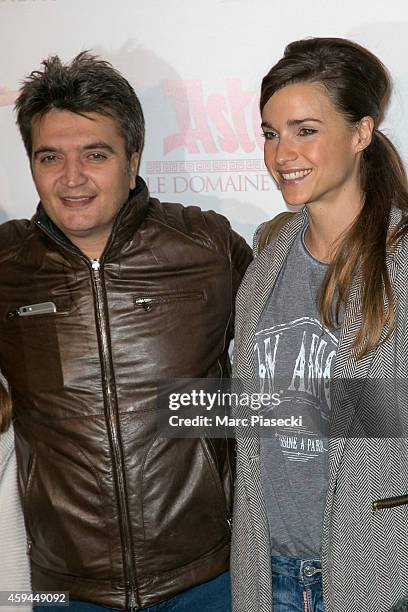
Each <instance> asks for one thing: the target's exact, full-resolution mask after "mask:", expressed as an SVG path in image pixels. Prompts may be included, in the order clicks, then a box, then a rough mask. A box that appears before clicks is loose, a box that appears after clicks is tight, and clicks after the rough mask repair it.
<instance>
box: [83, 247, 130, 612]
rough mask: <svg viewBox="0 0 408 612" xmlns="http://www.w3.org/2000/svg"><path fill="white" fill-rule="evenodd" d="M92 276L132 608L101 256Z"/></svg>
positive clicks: (126, 519) (127, 527) (93, 264)
mask: <svg viewBox="0 0 408 612" xmlns="http://www.w3.org/2000/svg"><path fill="white" fill-rule="evenodd" d="M91 268H92V276H93V281H94V295H95V300H96V320H97V322H98V329H99V332H100V339H101V349H102V350H101V352H102V372H103V387H104V389H105V390H106V394H105V399H106V402H105V405H106V409H107V417H108V418H107V421H108V430H109V433H110V437H111V445H112V451H113V461H114V468H115V472H116V478H117V485H118V495H119V508H120V516H121V520H120V527H121V532H122V533H121V536H122V545H123V551H124V556H125V562H126V576H127V579H128V607H129V610H130V611H131V612H133V611H134V610H136V609H137V597H136V589H135V582H136V581H135V575H134V574H135V573H134V569H133V554H132V547H131V544H130V542H131V541H132V538H131V531H130V520H129V509H128V505H127V500H126V494H125V479H124V466H123V457H122V452H121V448H120V441H119V431H118V424H117V421H116V416H117V415H116V410H115V406H114V401H115V400H114V396H115V395H116V392H115V389H114V388H113V385H112V381H111V377H112V372H113V368H112V358H111V354H110V349H109V342H108V331H107V322H106V316H105V311H104V305H105V296H104V289H103V286H102V279H101V273H100V272H101V270H100V268H101V264H100V262H99V260H98V259H93V260H92V262H91Z"/></svg>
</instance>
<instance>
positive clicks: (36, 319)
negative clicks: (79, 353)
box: [3, 299, 72, 393]
mask: <svg viewBox="0 0 408 612" xmlns="http://www.w3.org/2000/svg"><path fill="white" fill-rule="evenodd" d="M71 312H72V303H71V301H70V300H68V301H63V300H61V301H52V300H50V299H47V300H41V301H38V302H36V303H32V304H25V305H24V304H17V305H16V306H14V307H12V308H11V309H10V310H9V311H8V315H7V319H6V322H5V325H4V327H3V329H4V340H5V342H7V344H8V350H7V353H6V360H7V364H6V367H5V370H6V371H7V372H10V373H11V375H10V378H9V382H10V384H11V386H14V387H15V388H19V389H25V390H27V391H30V392H33V393H38V391H39V390H41V391H50V390H56V389H61V387H62V386H63V375H62V368H61V356H60V330H61V326H63V325H64V323H65V322H67V321H68V320H69V315H70V314H71ZM10 349H11V350H10Z"/></svg>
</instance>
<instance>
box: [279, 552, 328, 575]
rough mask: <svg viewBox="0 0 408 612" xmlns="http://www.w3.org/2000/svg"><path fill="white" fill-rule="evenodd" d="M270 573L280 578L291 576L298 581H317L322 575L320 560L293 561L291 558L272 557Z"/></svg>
mask: <svg viewBox="0 0 408 612" xmlns="http://www.w3.org/2000/svg"><path fill="white" fill-rule="evenodd" d="M272 571H273V572H274V573H275V574H279V575H281V576H291V577H292V578H297V579H300V580H305V579H306V580H307V579H314V580H316V579H319V578H321V575H322V565H321V561H320V559H293V558H292V557H281V556H273V557H272Z"/></svg>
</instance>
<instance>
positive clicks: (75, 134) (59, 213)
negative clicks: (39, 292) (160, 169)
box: [31, 110, 139, 257]
mask: <svg viewBox="0 0 408 612" xmlns="http://www.w3.org/2000/svg"><path fill="white" fill-rule="evenodd" d="M32 145H33V146H32V158H31V166H32V173H33V178H34V183H35V186H36V188H37V191H38V194H39V196H40V199H41V202H42V205H43V206H44V209H45V211H46V212H47V214H48V216H49V217H50V218H51V219H52V221H53V222H54V223H55V224H56V225H57V226H58V227H59V228H60V229H61V230H62V231H63V232H64V234H65V235H66V236H67V237H68V238H69V239H70V240H71V241H72V242H73V243H74V244H76V245H77V246H78V247H79V248H80V249H82V251H83V252H84V253H86V254H87V255H88V256H89V257H99V255H100V254H101V253H102V251H103V249H104V247H105V244H106V242H107V240H108V238H109V234H110V232H111V229H112V225H113V221H114V218H115V216H116V214H117V212H118V210H119V209H120V208H121V207H122V205H123V204H124V203H125V201H126V200H127V198H128V194H129V189H133V188H134V187H135V183H136V175H137V167H138V158H139V156H138V154H137V153H134V154H133V155H132V157H131V159H130V161H129V160H128V159H127V157H126V151H125V143H124V140H123V138H122V136H121V134H120V132H119V129H118V127H117V125H116V122H115V120H114V119H113V118H111V117H107V116H105V115H101V114H99V113H87V114H86V115H77V114H75V113H71V112H70V111H61V110H52V111H50V112H48V113H47V114H45V115H44V116H43V117H42V118H40V119H38V120H36V121H34V122H33V126H32Z"/></svg>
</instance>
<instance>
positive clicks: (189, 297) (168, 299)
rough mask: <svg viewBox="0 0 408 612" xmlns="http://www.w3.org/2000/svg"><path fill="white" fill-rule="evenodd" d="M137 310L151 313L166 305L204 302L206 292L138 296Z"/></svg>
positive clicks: (136, 301) (135, 299) (178, 292)
mask: <svg viewBox="0 0 408 612" xmlns="http://www.w3.org/2000/svg"><path fill="white" fill-rule="evenodd" d="M133 300H134V305H135V308H138V309H139V308H140V309H143V310H144V311H145V312H149V311H150V310H153V309H154V308H158V307H160V306H164V305H166V304H174V305H175V306H176V305H177V304H179V305H182V304H187V303H189V302H204V300H205V295H204V291H177V292H176V291H174V292H167V293H165V292H163V293H144V294H142V295H136V296H135V297H134V298H133Z"/></svg>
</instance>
